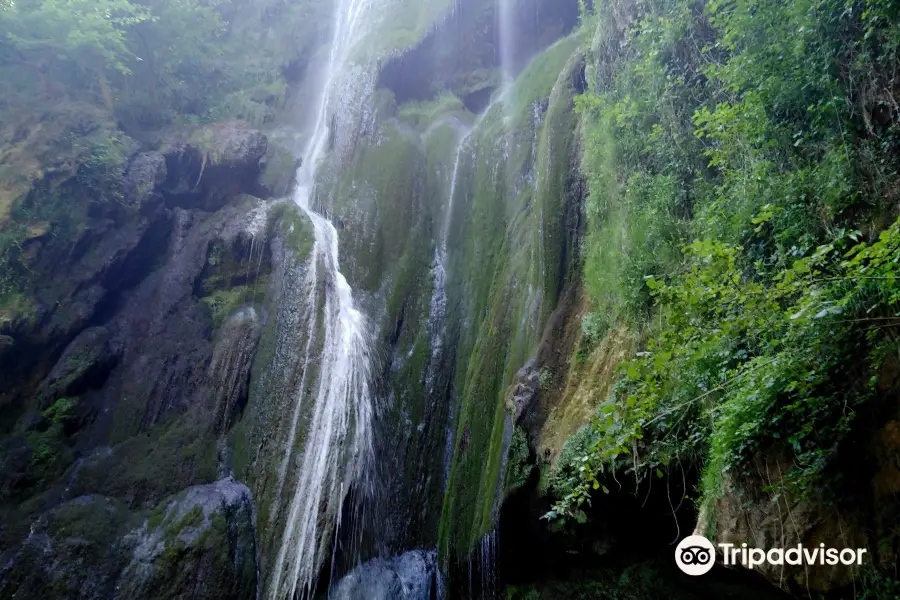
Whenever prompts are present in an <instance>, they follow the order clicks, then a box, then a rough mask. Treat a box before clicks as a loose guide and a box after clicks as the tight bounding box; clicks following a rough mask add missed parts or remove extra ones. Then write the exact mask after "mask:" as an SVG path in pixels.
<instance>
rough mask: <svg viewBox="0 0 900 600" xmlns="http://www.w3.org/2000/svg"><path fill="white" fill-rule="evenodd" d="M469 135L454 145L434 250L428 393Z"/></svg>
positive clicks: (443, 327)
mask: <svg viewBox="0 0 900 600" xmlns="http://www.w3.org/2000/svg"><path fill="white" fill-rule="evenodd" d="M470 135H471V130H469V131H467V132H466V133H465V134H464V135H463V136H462V137H461V138H460V140H459V143H458V144H457V146H456V159H455V160H454V162H453V171H452V172H451V175H450V193H449V196H448V198H447V210H446V214H445V216H444V225H443V227H442V228H441V241H440V245H438V246H437V247H436V248H435V251H434V292H433V293H432V296H431V314H430V315H429V333H430V334H431V364H430V366H429V369H428V375H427V379H426V384H427V385H426V390H427V392H428V394H429V395H431V394H432V392H433V391H434V390H433V387H434V379H435V377H436V375H437V373H436V371H437V369H439V368H440V355H441V352H442V351H443V345H444V339H445V337H446V333H447V323H446V313H447V289H446V287H447V258H448V252H447V239H448V238H449V236H450V222H451V219H452V218H453V198H454V196H455V195H456V182H457V179H458V177H459V161H460V159H461V157H462V154H463V150H464V149H465V147H466V143H467V142H468V141H469V136H470Z"/></svg>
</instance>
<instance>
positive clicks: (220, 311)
mask: <svg viewBox="0 0 900 600" xmlns="http://www.w3.org/2000/svg"><path fill="white" fill-rule="evenodd" d="M257 283H259V282H257ZM263 289H265V288H264V287H263ZM257 295H258V294H257V289H256V286H249V285H241V286H238V287H234V288H231V289H228V290H219V291H217V292H214V293H213V294H212V295H211V296H206V297H204V298H201V302H203V304H205V305H206V307H207V308H208V309H209V312H210V316H211V317H212V320H213V327H214V328H215V329H218V328H219V327H221V326H222V324H223V323H224V322H225V319H227V318H228V317H229V316H231V315H232V314H233V313H234V311H236V310H237V309H238V308H239V307H240V306H241V305H242V304H245V303H247V302H252V301H253V300H254V298H255V297H256V296H257Z"/></svg>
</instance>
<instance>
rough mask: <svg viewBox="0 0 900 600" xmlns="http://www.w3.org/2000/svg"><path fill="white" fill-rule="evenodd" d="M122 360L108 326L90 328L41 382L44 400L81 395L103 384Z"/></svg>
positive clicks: (68, 349) (74, 342)
mask: <svg viewBox="0 0 900 600" xmlns="http://www.w3.org/2000/svg"><path fill="white" fill-rule="evenodd" d="M118 359H119V349H118V348H117V347H116V346H115V343H114V342H112V340H111V339H110V332H109V330H108V329H107V328H105V327H90V328H88V329H85V330H84V331H82V332H81V333H80V334H79V335H78V337H76V338H75V339H74V340H72V343H71V344H69V345H68V346H67V347H66V349H65V351H64V352H63V355H62V357H60V359H59V361H57V363H56V365H55V366H54V367H53V369H52V370H51V371H50V374H49V375H48V376H47V378H46V379H45V380H44V382H43V383H42V384H41V390H40V394H41V396H42V398H44V402H45V403H46V402H49V401H52V400H54V399H56V398H59V397H62V396H77V395H79V394H81V393H83V392H84V391H86V390H87V389H89V388H91V387H100V386H101V385H102V383H103V381H104V380H105V378H106V377H107V376H108V375H109V372H110V370H111V369H112V368H113V367H114V366H115V363H116V361H117V360H118Z"/></svg>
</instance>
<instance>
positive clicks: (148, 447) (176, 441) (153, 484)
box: [74, 409, 218, 507]
mask: <svg viewBox="0 0 900 600" xmlns="http://www.w3.org/2000/svg"><path fill="white" fill-rule="evenodd" d="M201 410H202V409H198V411H197V412H198V413H199V412H200V411H201ZM217 456H218V453H217V449H216V440H215V438H214V437H213V436H211V435H209V430H208V424H207V423H206V422H205V421H204V417H203V415H201V414H185V415H182V416H181V417H179V418H178V419H177V420H175V421H174V422H171V423H168V424H161V425H157V426H156V427H153V428H151V429H149V430H147V431H146V432H143V433H139V434H137V435H135V436H134V437H130V438H128V439H126V440H125V441H123V442H122V443H120V444H119V445H117V446H115V448H114V449H113V451H112V453H111V454H110V455H109V456H107V457H102V458H95V459H91V460H88V461H86V462H85V463H84V464H82V466H81V468H80V470H79V473H78V478H77V480H76V482H75V484H74V486H75V488H76V490H78V491H79V492H80V493H87V492H90V493H102V494H106V495H107V496H112V497H114V498H118V499H121V500H123V501H124V502H126V503H128V504H129V505H131V506H138V507H140V506H144V505H146V504H147V503H155V502H157V501H158V500H159V499H161V498H164V497H166V496H169V495H171V494H174V493H175V492H177V491H178V490H182V489H184V488H186V487H189V486H191V485H195V484H199V483H209V482H212V481H215V479H216V460H217Z"/></svg>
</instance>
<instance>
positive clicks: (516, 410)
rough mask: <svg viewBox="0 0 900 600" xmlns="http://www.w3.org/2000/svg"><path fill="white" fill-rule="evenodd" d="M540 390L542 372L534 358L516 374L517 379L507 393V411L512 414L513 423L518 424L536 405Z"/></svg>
mask: <svg viewBox="0 0 900 600" xmlns="http://www.w3.org/2000/svg"><path fill="white" fill-rule="evenodd" d="M540 389H541V372H540V369H538V367H537V362H536V361H535V359H533V358H532V359H531V360H529V361H528V362H527V363H525V365H524V366H523V367H522V368H521V369H519V370H518V372H516V379H515V381H514V382H513V384H512V385H511V386H510V387H509V389H508V390H507V392H506V410H508V411H509V412H510V414H512V417H513V423H518V422H519V421H520V420H521V418H522V416H523V415H525V414H526V413H527V412H528V410H529V409H530V408H531V407H532V406H533V405H534V401H535V400H536V399H537V397H538V394H539V392H540Z"/></svg>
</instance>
